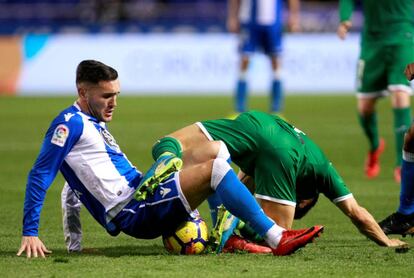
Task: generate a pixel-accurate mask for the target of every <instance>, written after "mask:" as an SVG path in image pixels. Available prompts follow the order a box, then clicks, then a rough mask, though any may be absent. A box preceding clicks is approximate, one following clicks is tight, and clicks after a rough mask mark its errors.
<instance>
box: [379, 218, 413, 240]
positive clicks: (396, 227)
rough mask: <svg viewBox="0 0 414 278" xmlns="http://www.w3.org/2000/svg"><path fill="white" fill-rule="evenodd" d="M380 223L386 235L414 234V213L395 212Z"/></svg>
mask: <svg viewBox="0 0 414 278" xmlns="http://www.w3.org/2000/svg"><path fill="white" fill-rule="evenodd" d="M378 224H379V226H380V227H381V229H382V230H383V231H384V233H385V234H386V235H391V234H395V235H402V236H406V235H411V236H414V213H412V214H409V215H404V214H402V213H399V212H395V213H393V214H391V215H390V216H388V217H387V218H385V219H384V220H382V221H381V222H379V223H378Z"/></svg>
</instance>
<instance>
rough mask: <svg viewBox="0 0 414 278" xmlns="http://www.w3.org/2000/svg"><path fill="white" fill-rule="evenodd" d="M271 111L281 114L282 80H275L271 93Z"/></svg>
mask: <svg viewBox="0 0 414 278" xmlns="http://www.w3.org/2000/svg"><path fill="white" fill-rule="evenodd" d="M270 98H271V99H270V111H271V112H279V111H281V110H282V104H283V103H282V102H283V94H282V82H281V81H280V79H273V81H272V90H271V93H270Z"/></svg>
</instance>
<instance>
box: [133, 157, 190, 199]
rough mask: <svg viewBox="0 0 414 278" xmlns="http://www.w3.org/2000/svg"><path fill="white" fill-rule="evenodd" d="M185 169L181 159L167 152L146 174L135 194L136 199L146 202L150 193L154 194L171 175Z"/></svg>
mask: <svg viewBox="0 0 414 278" xmlns="http://www.w3.org/2000/svg"><path fill="white" fill-rule="evenodd" d="M182 167H183V161H182V160H181V158H179V157H177V156H175V155H174V154H172V153H170V152H165V153H163V154H161V155H160V157H158V159H157V161H155V162H154V164H152V166H151V168H150V169H149V170H148V171H147V172H146V173H145V175H144V177H143V178H142V180H141V183H140V184H139V185H138V188H137V191H136V192H135V199H137V200H144V199H145V198H146V197H147V194H148V193H150V194H151V193H152V192H154V190H155V188H157V186H158V185H159V184H160V183H161V182H162V181H163V180H164V179H165V178H167V177H168V176H169V175H170V174H172V173H173V172H176V171H178V170H180V169H181V168H182Z"/></svg>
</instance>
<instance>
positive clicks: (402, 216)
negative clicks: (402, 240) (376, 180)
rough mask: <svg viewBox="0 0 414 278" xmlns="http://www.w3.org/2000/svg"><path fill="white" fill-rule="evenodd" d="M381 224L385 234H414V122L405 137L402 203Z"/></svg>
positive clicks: (402, 167) (402, 168)
mask: <svg viewBox="0 0 414 278" xmlns="http://www.w3.org/2000/svg"><path fill="white" fill-rule="evenodd" d="M379 225H380V227H381V229H382V230H383V231H384V233H385V234H401V235H406V234H411V235H414V124H413V125H412V126H411V128H410V129H409V130H408V132H407V134H406V135H405V138H404V148H403V159H402V165H401V191H400V205H399V207H398V210H397V212H395V213H393V214H391V215H390V216H388V217H387V218H385V219H384V220H383V221H381V222H380V223H379Z"/></svg>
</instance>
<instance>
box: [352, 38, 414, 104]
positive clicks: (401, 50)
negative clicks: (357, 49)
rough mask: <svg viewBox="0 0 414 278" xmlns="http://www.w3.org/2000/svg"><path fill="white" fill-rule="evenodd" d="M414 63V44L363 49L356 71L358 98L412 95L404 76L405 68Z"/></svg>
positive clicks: (374, 45) (370, 44)
mask: <svg viewBox="0 0 414 278" xmlns="http://www.w3.org/2000/svg"><path fill="white" fill-rule="evenodd" d="M413 61H414V44H412V43H405V44H390V45H384V44H374V43H367V44H365V45H364V46H362V49H361V55H360V59H359V61H358V69H357V83H358V84H357V87H358V92H359V93H358V95H357V96H358V97H360V98H375V97H380V96H385V95H387V94H388V91H393V90H402V91H406V92H407V93H410V94H411V92H412V89H411V87H410V83H409V82H408V80H407V79H406V77H405V75H404V69H405V67H406V66H407V65H408V64H409V63H412V62H413Z"/></svg>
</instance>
